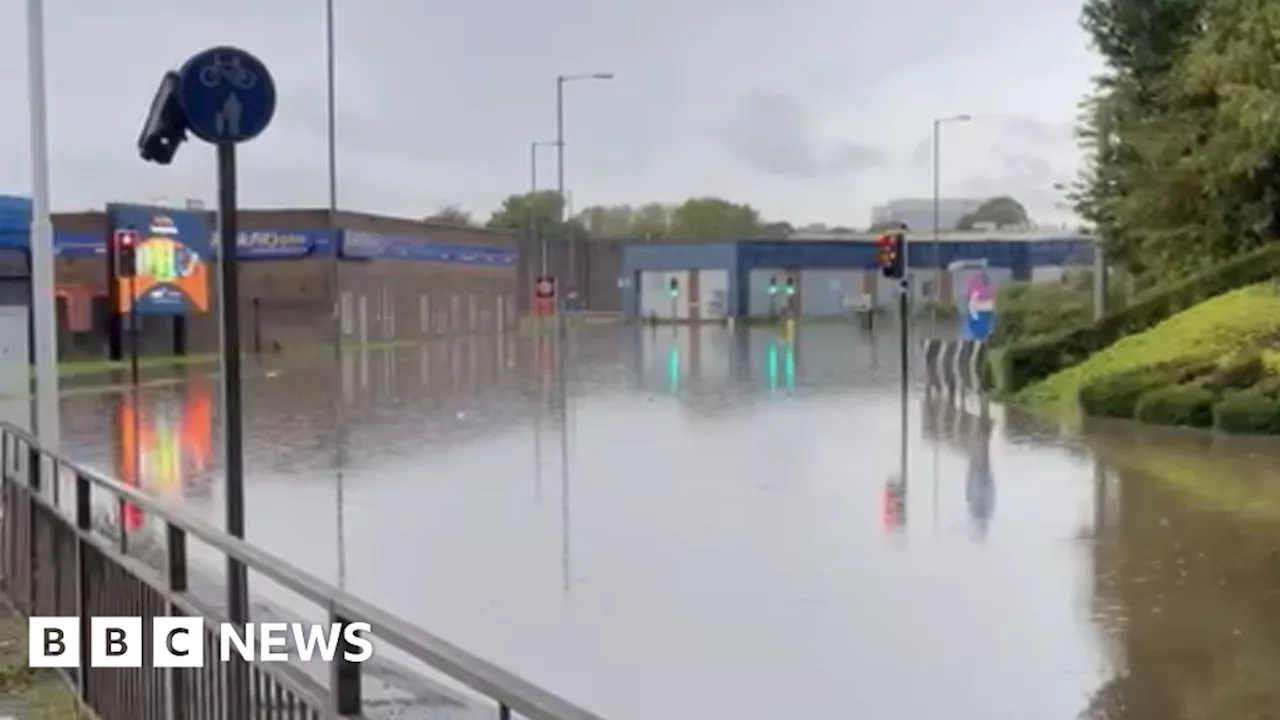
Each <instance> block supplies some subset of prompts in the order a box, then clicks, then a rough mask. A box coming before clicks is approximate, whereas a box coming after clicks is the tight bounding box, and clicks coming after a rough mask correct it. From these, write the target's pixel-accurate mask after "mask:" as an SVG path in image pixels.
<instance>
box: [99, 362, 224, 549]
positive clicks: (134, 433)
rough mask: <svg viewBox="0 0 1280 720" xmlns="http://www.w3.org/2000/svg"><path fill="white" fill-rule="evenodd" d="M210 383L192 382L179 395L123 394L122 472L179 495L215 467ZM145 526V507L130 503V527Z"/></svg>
mask: <svg viewBox="0 0 1280 720" xmlns="http://www.w3.org/2000/svg"><path fill="white" fill-rule="evenodd" d="M209 385H210V384H209V383H208V382H205V381H203V380H199V379H193V380H190V381H188V382H187V383H186V384H185V385H183V386H182V390H181V391H180V392H179V394H178V395H176V396H174V395H148V396H147V401H146V402H138V398H137V396H136V395H134V394H132V393H126V394H124V395H123V396H122V397H121V402H120V410H119V415H118V423H117V427H118V428H119V433H120V442H119V444H118V447H119V455H118V457H119V459H120V467H119V473H120V477H121V478H122V479H123V480H124V482H125V483H127V484H129V485H133V486H134V487H139V488H142V489H143V490H145V491H147V492H148V493H151V494H153V495H158V496H161V497H166V496H168V497H174V496H176V495H178V494H180V493H181V492H182V490H183V488H185V487H187V486H188V485H189V484H190V483H191V482H193V481H196V480H197V479H198V478H203V477H205V476H207V474H208V473H209V471H210V470H212V468H213V461H214V457H213V431H212V428H213V392H212V390H211V388H210V386H209ZM141 526H142V512H141V511H140V510H139V509H138V508H136V507H133V506H131V505H126V507H125V527H126V528H128V529H129V530H137V529H139V528H140V527H141Z"/></svg>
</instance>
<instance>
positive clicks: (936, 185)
mask: <svg viewBox="0 0 1280 720" xmlns="http://www.w3.org/2000/svg"><path fill="white" fill-rule="evenodd" d="M970 119H971V118H970V116H968V115H952V116H951V117H945V118H936V119H935V120H934V121H933V293H932V294H933V303H932V305H931V306H930V309H929V319H930V321H931V322H932V323H933V324H934V326H935V327H936V326H937V323H938V302H939V301H940V300H941V297H940V295H939V293H938V289H939V288H940V287H942V238H941V237H940V232H941V230H940V228H939V227H938V225H939V224H940V223H941V207H940V204H941V200H942V126H943V125H946V124H948V123H960V122H968V121H969V120H970Z"/></svg>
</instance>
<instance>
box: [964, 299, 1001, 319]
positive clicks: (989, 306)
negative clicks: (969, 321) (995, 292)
mask: <svg viewBox="0 0 1280 720" xmlns="http://www.w3.org/2000/svg"><path fill="white" fill-rule="evenodd" d="M993 309H995V304H994V303H992V302H991V300H990V299H985V300H984V299H981V298H979V297H978V294H977V293H974V294H972V295H970V296H969V317H971V318H973V319H974V320H977V319H978V313H984V312H991V311H992V310H993Z"/></svg>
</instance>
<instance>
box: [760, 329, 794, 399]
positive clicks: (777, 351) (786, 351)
mask: <svg viewBox="0 0 1280 720" xmlns="http://www.w3.org/2000/svg"><path fill="white" fill-rule="evenodd" d="M779 369H781V371H782V383H783V385H785V386H786V388H787V389H788V390H794V389H795V387H796V351H795V346H793V345H792V344H791V343H788V342H785V341H781V340H778V339H776V338H770V340H769V347H768V348H766V350H765V358H764V372H765V382H767V383H768V385H769V389H770V390H776V389H777V388H778V371H779Z"/></svg>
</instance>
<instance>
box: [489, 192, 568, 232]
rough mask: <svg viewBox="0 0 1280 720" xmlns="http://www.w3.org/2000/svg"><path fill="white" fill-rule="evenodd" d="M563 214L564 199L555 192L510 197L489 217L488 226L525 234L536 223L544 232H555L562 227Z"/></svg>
mask: <svg viewBox="0 0 1280 720" xmlns="http://www.w3.org/2000/svg"><path fill="white" fill-rule="evenodd" d="M563 212H564V199H563V198H561V197H560V194H559V193H557V192H555V191H554V190H543V191H541V192H538V193H536V194H530V193H523V194H519V195H508V196H507V198H506V199H505V200H503V201H502V205H500V206H499V207H498V209H497V210H494V211H493V214H492V215H490V216H489V222H488V223H486V225H487V226H488V227H491V228H495V229H498V230H510V231H512V232H525V231H527V230H528V229H529V227H530V224H531V223H533V222H536V223H537V226H538V227H539V228H542V229H543V230H544V231H546V230H554V229H557V228H560V227H561V220H560V218H561V215H562V213H563Z"/></svg>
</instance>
